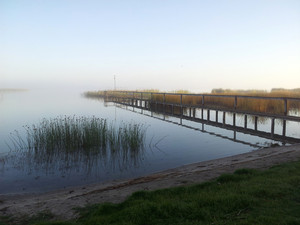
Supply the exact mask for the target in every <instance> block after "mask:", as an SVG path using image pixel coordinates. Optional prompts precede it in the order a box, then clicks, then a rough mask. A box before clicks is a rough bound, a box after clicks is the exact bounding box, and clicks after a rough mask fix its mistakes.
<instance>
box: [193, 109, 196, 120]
mask: <svg viewBox="0 0 300 225" xmlns="http://www.w3.org/2000/svg"><path fill="white" fill-rule="evenodd" d="M193 117H194V118H195V117H196V108H194V110H193Z"/></svg>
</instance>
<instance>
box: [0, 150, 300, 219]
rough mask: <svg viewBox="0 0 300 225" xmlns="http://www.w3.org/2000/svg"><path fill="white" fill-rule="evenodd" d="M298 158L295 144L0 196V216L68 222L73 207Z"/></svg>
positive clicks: (72, 213)
mask: <svg viewBox="0 0 300 225" xmlns="http://www.w3.org/2000/svg"><path fill="white" fill-rule="evenodd" d="M299 159H300V144H297V145H293V146H288V147H276V148H267V149H261V150H255V151H252V152H249V153H245V154H241V155H236V156H231V157H226V158H222V159H216V160H211V161H206V162H200V163H195V164H190V165H186V166H182V167H179V168H176V169H171V170H166V171H163V172H160V173H156V174H152V175H149V176H144V177H140V178H137V179H132V180H126V181H117V182H109V183H104V184H99V185H92V186H84V187H76V188H70V189H64V190H58V191H53V192H49V193H45V194H23V195H0V216H5V215H18V216H20V215H23V214H27V215H34V214H36V213H37V212H41V211H44V210H47V211H50V212H52V213H53V214H55V215H56V216H57V217H58V218H60V219H70V218H75V217H76V216H77V215H76V212H75V211H74V210H73V209H72V208H74V207H83V206H85V205H87V204H94V203H101V202H113V203H117V202H121V201H123V200H125V199H126V198H127V197H128V196H129V195H130V194H131V193H133V192H135V191H138V190H155V189H160V188H168V187H175V186H179V185H188V184H192V183H199V182H203V181H207V180H211V179H213V178H215V177H217V176H219V175H221V174H223V173H231V172H233V171H235V170H236V169H239V168H257V169H265V168H269V167H271V166H273V165H276V164H280V163H283V162H289V161H295V160H299Z"/></svg>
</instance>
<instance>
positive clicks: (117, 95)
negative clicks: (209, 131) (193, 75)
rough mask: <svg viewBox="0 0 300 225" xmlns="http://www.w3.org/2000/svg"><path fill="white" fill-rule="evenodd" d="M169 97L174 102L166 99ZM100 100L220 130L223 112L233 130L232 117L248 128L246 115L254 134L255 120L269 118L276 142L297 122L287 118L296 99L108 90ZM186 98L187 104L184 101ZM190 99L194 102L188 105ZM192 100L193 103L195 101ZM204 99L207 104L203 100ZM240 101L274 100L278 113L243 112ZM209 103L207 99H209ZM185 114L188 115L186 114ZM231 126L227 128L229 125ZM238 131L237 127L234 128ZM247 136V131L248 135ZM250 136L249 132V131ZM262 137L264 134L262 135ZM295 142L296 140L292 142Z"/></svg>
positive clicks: (292, 117) (256, 123) (295, 116)
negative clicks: (278, 123)
mask: <svg viewBox="0 0 300 225" xmlns="http://www.w3.org/2000/svg"><path fill="white" fill-rule="evenodd" d="M170 96H173V97H175V99H170ZM104 97H105V98H106V100H107V101H113V102H116V103H122V104H124V105H128V106H132V107H137V108H141V109H148V110H151V111H159V112H163V113H166V112H167V113H168V114H169V115H175V116H180V117H181V118H184V119H187V118H193V119H194V120H197V121H198V122H201V121H202V122H203V121H207V122H209V123H216V124H215V125H218V126H220V124H222V126H223V127H225V126H227V127H228V124H226V115H227V114H226V113H231V114H232V118H233V119H232V120H233V121H232V126H233V127H236V114H242V115H244V126H243V128H242V129H244V130H246V129H247V130H248V131H249V130H251V129H248V127H247V126H248V124H247V121H248V116H253V117H254V130H253V131H254V132H258V118H259V117H268V118H271V132H270V135H271V136H272V137H274V136H278V139H281V140H282V139H283V138H285V137H286V121H296V122H299V123H300V115H299V116H298V115H289V108H288V106H289V102H291V101H293V102H295V101H296V102H299V105H300V98H289V97H264V96H244V95H210V94H183V93H182V94H181V93H180V94H176V93H154V92H132V91H109V92H104ZM187 98H189V100H190V101H187ZM209 98H214V100H216V99H218V100H219V99H221V98H229V99H231V101H232V105H230V104H227V105H225V106H224V105H222V101H219V103H220V106H219V105H218V102H217V103H213V104H212V103H211V102H209ZM191 99H194V100H193V101H192V102H191ZM195 99H196V100H195ZM207 99H208V101H207ZM240 99H253V100H267V101H268V100H272V101H276V105H278V104H279V105H280V104H281V106H280V107H281V108H283V110H281V113H280V112H279V113H278V112H259V111H252V110H244V109H243V108H240V107H239V102H241V100H240ZM210 100H211V99H210ZM227 103H228V102H227ZM196 109H200V110H201V118H196ZM204 110H205V111H206V118H204ZM211 110H213V111H215V119H214V120H213V119H212V118H211V116H210V111H211ZM220 112H222V122H221V123H219V113H220ZM186 114H188V115H186ZM276 119H280V120H282V135H278V134H275V133H274V130H275V120H276ZM230 126H231V125H230ZM238 129H241V128H238ZM248 133H249V132H248ZM252 133H253V132H252ZM264 136H266V135H264ZM295 140H296V139H295Z"/></svg>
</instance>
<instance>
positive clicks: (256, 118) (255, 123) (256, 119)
mask: <svg viewBox="0 0 300 225" xmlns="http://www.w3.org/2000/svg"><path fill="white" fill-rule="evenodd" d="M257 121H258V117H257V116H255V117H254V130H257Z"/></svg>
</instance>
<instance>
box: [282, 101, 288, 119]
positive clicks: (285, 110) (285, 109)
mask: <svg viewBox="0 0 300 225" xmlns="http://www.w3.org/2000/svg"><path fill="white" fill-rule="evenodd" d="M283 101H284V115H285V116H286V115H287V114H288V107H287V98H284V99H283Z"/></svg>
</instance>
